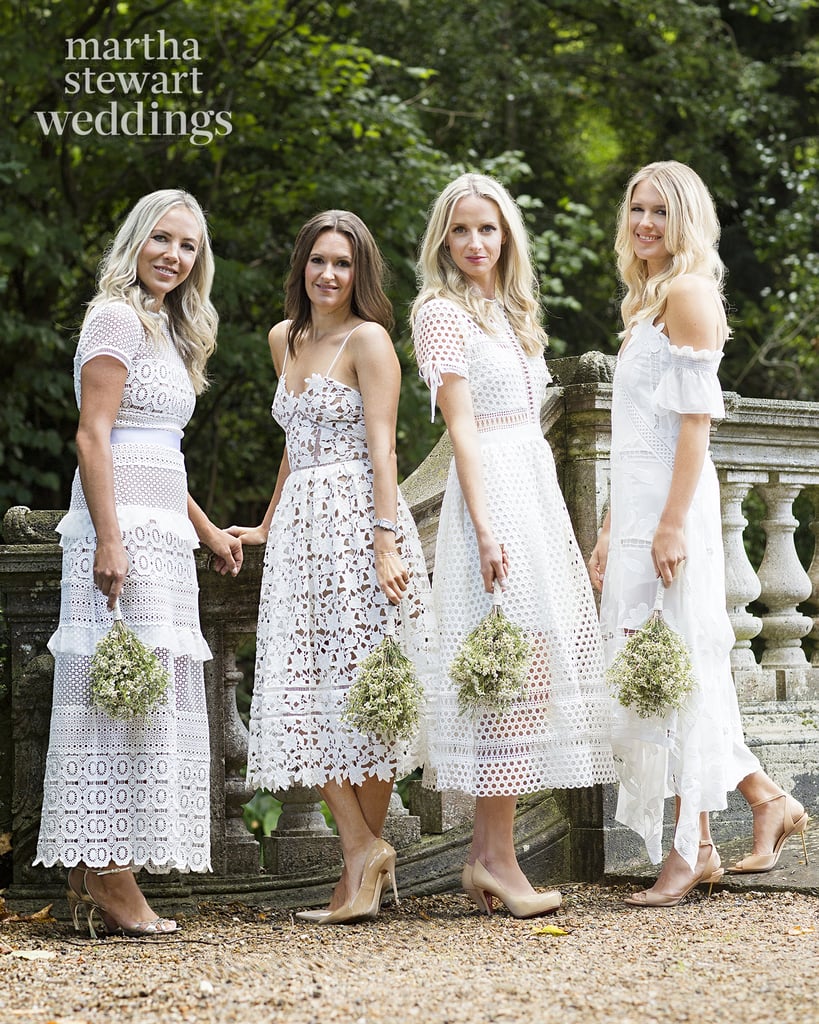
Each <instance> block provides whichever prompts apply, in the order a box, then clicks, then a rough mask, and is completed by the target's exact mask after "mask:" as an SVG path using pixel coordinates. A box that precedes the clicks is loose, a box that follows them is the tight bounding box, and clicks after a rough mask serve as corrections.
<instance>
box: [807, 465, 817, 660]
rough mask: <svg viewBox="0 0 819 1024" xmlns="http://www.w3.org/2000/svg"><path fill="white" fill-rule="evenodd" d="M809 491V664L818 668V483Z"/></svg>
mask: <svg viewBox="0 0 819 1024" xmlns="http://www.w3.org/2000/svg"><path fill="white" fill-rule="evenodd" d="M809 493H810V497H811V501H812V503H813V520H812V522H811V524H810V532H811V533H812V534H813V540H814V545H813V560H812V561H811V564H810V568H809V569H808V577H809V578H810V581H811V585H812V587H813V590H812V593H811V597H810V604H811V607H812V608H813V611H814V613H815V614H814V616H813V629H812V630H811V633H810V638H811V640H813V641H814V642H815V644H816V646H815V648H814V651H813V657H812V658H811V665H813V666H814V667H816V668H819V485H816V486H814V487H811V488H810V489H809Z"/></svg>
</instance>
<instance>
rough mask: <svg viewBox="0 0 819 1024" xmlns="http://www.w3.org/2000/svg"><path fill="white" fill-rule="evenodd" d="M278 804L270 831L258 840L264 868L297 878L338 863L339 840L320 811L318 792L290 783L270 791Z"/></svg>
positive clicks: (274, 872)
mask: <svg viewBox="0 0 819 1024" xmlns="http://www.w3.org/2000/svg"><path fill="white" fill-rule="evenodd" d="M274 795H275V797H276V799H277V800H280V801H281V803H282V810H281V814H280V815H279V820H278V822H277V823H276V828H275V829H274V830H273V834H272V835H270V836H265V838H264V839H263V840H262V849H263V850H264V867H265V871H266V872H268V873H269V874H271V875H281V876H284V877H292V878H301V877H303V876H305V875H310V874H315V873H316V872H321V871H331V870H332V869H333V868H337V867H340V865H341V841H340V840H339V838H338V836H336V835H334V834H333V830H332V829H331V828H330V826H329V825H328V824H327V822H326V820H325V818H324V815H323V814H322V811H321V793H319V791H318V790H317V789H316V788H315V787H313V786H291V787H290V788H289V789H287V790H283V791H281V792H278V793H275V794H274Z"/></svg>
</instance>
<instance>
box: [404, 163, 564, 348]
mask: <svg viewBox="0 0 819 1024" xmlns="http://www.w3.org/2000/svg"><path fill="white" fill-rule="evenodd" d="M466 196H478V197H480V198H481V199H490V200H491V201H492V202H493V203H494V204H495V205H496V206H497V207H498V212H499V213H500V220H501V227H502V228H503V231H504V232H505V234H506V240H505V242H504V243H503V247H502V249H501V255H500V259H499V260H498V264H497V270H498V273H497V281H496V285H495V298H496V299H498V300H500V302H501V303H502V305H503V307H504V309H505V310H506V315H507V316H508V318H509V322H510V323H511V325H512V328H513V330H514V332H515V334H516V335H517V338H518V340H519V341H520V344H521V347H522V348H523V350H524V352H526V353H527V354H529V355H538V354H540V353H541V352H542V351H543V349H544V348H545V346H546V345H547V344H548V337H547V335H546V331H545V330H544V329H543V325H542V323H541V310H540V302H539V299H538V282H537V275H536V274H535V271H534V268H533V266H532V260H531V257H530V254H529V236H528V234H527V232H526V227H525V225H524V223H523V216H522V215H521V212H520V209H519V208H518V206H517V204H516V203H515V201H514V199H512V197H511V196H510V195H509V193H508V192H507V191H506V189H505V188H504V187H503V185H501V183H500V182H499V181H496V180H495V179H494V178H490V177H489V176H488V175H485V174H462V175H460V177H458V178H455V180H454V181H451V182H450V183H449V184H448V185H447V186H446V188H445V189H444V190H443V192H441V194H440V195H439V196H438V198H437V199H436V200H435V202H434V203H433V205H432V209H431V211H430V214H429V219H428V221H427V228H426V231H425V232H424V237H423V239H422V240H421V248H420V253H419V257H418V263H417V266H416V272H417V276H418V288H419V290H418V296H417V297H416V299H415V302H414V303H413V304H412V310H411V311H410V323H411V324H412V323H414V322H415V318H416V316H417V315H418V311H419V310H420V308H421V306H423V304H424V303H425V302H428V301H429V300H430V299H451V300H453V301H454V302H457V303H458V304H459V305H460V306H463V307H464V309H466V311H467V312H468V313H469V315H470V316H471V317H472V318H473V319H474V320H476V321H477V322H478V323H479V324H480V325H481V327H483V329H484V330H485V331H487V333H489V334H494V333H496V332H497V330H498V323H497V320H496V319H495V315H494V305H493V303H492V302H490V301H489V300H487V299H485V298H483V297H482V296H481V295H479V294H478V293H477V292H476V291H475V290H474V289H473V288H472V286H471V284H470V281H469V279H468V278H467V277H466V276H465V275H464V274H462V273H461V271H460V270H459V269H458V267H457V266H456V265H455V262H454V260H453V259H452V257H451V256H450V254H449V252H448V251H447V249H446V246H445V244H444V243H445V242H446V237H447V232H448V231H449V227H450V224H451V223H452V215H453V211H454V209H455V204H456V203H457V202H458V200H459V199H463V198H464V197H466Z"/></svg>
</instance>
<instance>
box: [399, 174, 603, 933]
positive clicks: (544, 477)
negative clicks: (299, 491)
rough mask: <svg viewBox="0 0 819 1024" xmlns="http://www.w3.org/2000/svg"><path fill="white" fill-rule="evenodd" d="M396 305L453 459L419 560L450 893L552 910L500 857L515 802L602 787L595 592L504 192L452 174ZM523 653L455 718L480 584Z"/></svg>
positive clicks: (523, 238)
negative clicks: (449, 828) (454, 888)
mask: <svg viewBox="0 0 819 1024" xmlns="http://www.w3.org/2000/svg"><path fill="white" fill-rule="evenodd" d="M419 277H420V280H421V287H420V292H419V295H418V297H417V299H416V301H415V304H414V306H413V309H412V326H413V337H414V342H415V351H416V356H417V359H418V365H419V369H420V373H421V376H422V377H423V379H424V380H425V381H426V382H427V384H428V385H429V387H430V390H431V396H432V410H433V416H434V412H435V405H436V403H437V405H438V407H439V408H440V410H441V412H442V414H443V417H444V420H445V422H446V425H447V427H448V429H449V435H450V438H451V441H452V447H453V452H454V459H453V463H452V465H451V467H450V472H449V477H448V480H447V486H446V493H445V495H444V500H443V505H442V508H441V518H440V525H439V530H438V538H437V545H436V554H435V570H434V576H433V596H434V602H435V612H436V617H437V619H438V623H439V628H440V635H441V662H442V672H441V674H440V676H439V680H438V687H437V692H436V694H435V695H434V698H433V702H432V706H431V719H430V725H429V757H428V762H427V770H426V774H425V781H426V782H427V783H428V784H434V785H436V786H437V787H438V788H440V789H457V790H461V791H463V792H467V793H472V794H474V795H475V796H476V810H475V826H474V834H473V839H472V846H471V849H470V852H469V857H468V861H467V864H466V866H465V868H464V871H463V878H462V882H463V887H464V889H465V890H466V892H467V893H468V894H469V895H470V896H471V897H472V899H473V900H474V901H475V902H476V903H477V904H478V906H479V907H481V908H482V909H484V910H485V911H486V912H487V913H488V912H490V911H491V908H492V899H493V897H497V898H498V899H500V900H501V901H502V902H503V903H505V904H506V906H507V907H508V908H509V910H511V912H512V913H513V914H514V915H515V916H517V917H531V916H534V915H536V914H542V913H546V912H548V911H550V910H554V909H556V908H557V907H558V906H559V905H560V902H561V896H560V893H558V892H547V893H545V894H544V893H536V892H535V891H534V889H533V888H532V886H531V884H530V883H529V881H528V879H527V878H526V876H525V875H524V873H523V871H522V870H521V868H520V866H519V864H518V861H517V856H516V853H515V846H514V838H513V827H514V817H515V808H516V804H517V798H518V795H519V794H523V793H532V792H535V791H538V790H541V789H545V788H548V787H561V788H564V787H565V788H571V787H577V786H591V785H593V784H595V783H598V782H606V781H608V780H612V779H613V778H614V770H613V766H612V761H611V752H610V749H609V742H608V733H609V720H608V707H609V701H608V698H607V695H606V692H605V688H604V682H603V654H602V648H601V644H600V636H599V627H598V623H597V612H596V608H595V605H594V598H593V595H592V591H591V587H590V586H589V581H588V578H587V575H586V571H585V566H584V563H583V559H582V557H581V555H580V551H579V549H578V546H577V542H576V540H575V537H574V533H573V531H572V525H571V522H570V519H569V515H568V512H567V510H566V505H565V503H564V501H563V496H562V494H561V493H560V488H559V486H558V482H557V476H556V473H555V465H554V459H553V457H552V451H551V448H550V447H549V444H548V443H547V441H546V440H545V439H544V437H543V432H542V430H541V427H540V408H541V404H542V402H543V398H544V394H545V389H546V385H547V383H548V381H549V374H548V371H547V369H546V364H545V361H544V358H543V353H544V346H545V342H546V335H545V333H544V331H543V329H542V327H541V325H540V312H539V308H538V302H537V298H536V289H535V275H534V271H533V268H532V266H531V263H530V261H529V256H528V238H527V235H526V230H525V228H524V225H523V219H522V217H521V214H520V212H519V210H518V208H517V206H516V204H515V203H514V202H513V200H512V198H511V196H510V195H509V193H508V192H507V191H506V189H505V188H504V187H503V186H502V185H500V184H499V183H498V182H497V181H495V180H493V179H491V178H488V177H486V176H483V175H477V174H466V175H463V176H461V177H459V178H457V179H456V180H455V181H453V182H451V183H450V184H449V185H448V186H447V187H446V188H445V189H444V191H443V192H442V193H441V195H440V196H439V197H438V199H437V200H436V202H435V204H434V206H433V208H432V211H431V214H430V218H429V222H428V225H427V230H426V234H425V236H424V240H423V243H422V246H421V253H420V259H419ZM496 581H497V582H498V583H499V584H500V586H501V587H503V588H505V596H504V600H503V608H504V612H505V613H506V615H507V616H508V617H509V618H510V619H511V620H512V621H513V622H515V623H517V624H518V625H519V626H521V627H523V629H524V630H525V631H526V632H527V633H528V635H529V637H530V639H531V640H532V642H533V650H534V654H533V657H532V661H531V665H530V668H529V672H528V678H527V680H526V688H525V692H524V695H523V696H522V697H521V699H519V700H518V701H516V703H515V704H514V705H513V706H512V707H511V708H510V710H509V711H508V712H507V713H505V714H503V715H499V714H497V713H495V712H491V711H487V712H485V713H483V714H480V715H479V716H478V717H477V718H476V719H473V718H472V717H470V716H469V715H461V714H459V712H458V700H457V690H456V687H455V685H454V683H453V682H452V680H451V679H450V677H449V675H448V673H447V671H446V669H447V666H449V665H450V664H451V662H452V659H453V657H454V656H455V653H456V651H457V650H458V648H459V646H460V644H461V643H462V641H463V640H464V639H465V638H466V636H467V635H468V634H469V633H470V632H471V630H472V629H473V628H474V627H475V626H476V625H477V624H478V622H479V621H480V620H481V619H483V618H484V616H486V614H487V613H488V612H489V610H490V608H491V605H492V592H493V589H494V585H495V582H496Z"/></svg>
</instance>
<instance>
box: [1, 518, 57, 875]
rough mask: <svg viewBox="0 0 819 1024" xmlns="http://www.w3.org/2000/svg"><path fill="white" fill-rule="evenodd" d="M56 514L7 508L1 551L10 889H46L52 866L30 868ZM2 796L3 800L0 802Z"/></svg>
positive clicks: (46, 703)
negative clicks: (6, 644)
mask: <svg viewBox="0 0 819 1024" xmlns="http://www.w3.org/2000/svg"><path fill="white" fill-rule="evenodd" d="M61 518H62V513H61V512H38V511H32V510H31V509H28V508H26V507H24V506H17V507H15V508H11V509H9V511H8V512H7V513H6V515H5V517H4V519H3V540H4V541H5V544H4V546H3V547H2V548H0V600H2V604H3V612H4V615H5V619H6V624H7V626H8V631H9V655H8V657H9V669H10V671H9V674H8V675H9V681H10V691H11V692H10V699H9V701H8V704H9V712H10V713H9V721H10V724H11V737H10V751H9V753H10V755H11V756H10V757H6V758H4V759H3V763H2V764H1V765H0V784H2V790H0V791H3V792H6V793H9V792H10V795H11V808H10V810H11V835H12V840H11V841H12V878H11V881H12V884H13V887H14V890H15V891H20V887H23V888H28V887H30V886H34V887H47V886H48V885H49V884H50V883H57V879H58V872H57V870H56V869H52V870H47V869H45V868H43V867H37V868H34V867H32V861H33V860H34V857H35V854H36V848H37V837H38V834H39V830H40V811H41V808H42V802H43V776H44V774H45V759H46V752H47V750H48V734H49V726H50V721H51V693H52V686H53V681H54V661H53V659H52V657H51V655H50V654H49V653H48V649H47V647H46V644H47V643H48V639H49V637H50V636H51V634H52V633H53V632H54V630H55V629H56V627H57V621H58V619H59V613H60V576H61V572H62V552H61V550H60V547H59V544H58V543H57V540H58V538H57V535H56V534H55V532H54V527H55V526H56V524H57V523H58V522H59V520H60V519H61ZM5 799H7V798H5Z"/></svg>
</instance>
